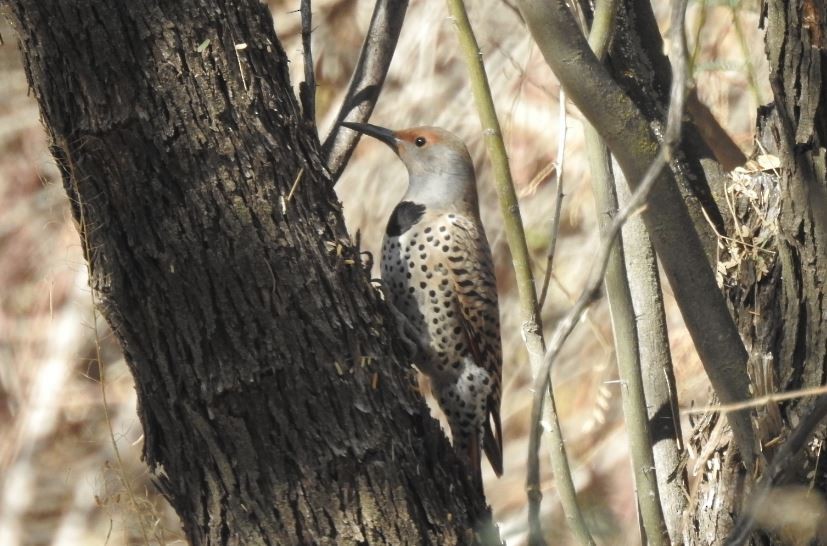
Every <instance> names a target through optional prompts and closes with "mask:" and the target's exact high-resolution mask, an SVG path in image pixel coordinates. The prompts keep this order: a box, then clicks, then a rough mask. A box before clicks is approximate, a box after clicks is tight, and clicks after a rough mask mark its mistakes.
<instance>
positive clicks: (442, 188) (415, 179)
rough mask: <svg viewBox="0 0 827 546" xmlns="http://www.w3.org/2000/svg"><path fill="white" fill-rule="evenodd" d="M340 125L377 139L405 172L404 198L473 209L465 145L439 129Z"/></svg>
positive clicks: (473, 188) (473, 186)
mask: <svg viewBox="0 0 827 546" xmlns="http://www.w3.org/2000/svg"><path fill="white" fill-rule="evenodd" d="M342 125H344V126H345V127H348V128H350V129H353V130H354V131H358V132H360V133H364V134H366V135H369V136H372V137H374V138H376V139H378V140H381V141H382V142H384V143H385V144H387V145H388V146H390V147H391V149H392V150H393V151H394V152H396V155H397V156H399V159H401V160H402V162H403V163H405V167H407V169H408V177H409V180H408V192H407V193H406V194H405V199H406V200H410V201H414V202H417V203H422V204H424V205H426V206H428V207H430V208H461V207H463V206H466V207H469V206H470V207H473V208H476V207H477V188H476V183H475V178H474V164H473V163H472V162H471V156H470V155H469V154H468V149H467V148H466V147H465V144H463V142H462V141H461V140H460V139H459V138H458V137H457V136H456V135H454V134H453V133H449V132H448V131H446V130H445V129H440V128H439V127H414V128H411V129H403V130H401V131H391V130H390V129H385V128H383V127H377V126H376V125H369V124H366V123H364V124H363V123H348V122H343V123H342Z"/></svg>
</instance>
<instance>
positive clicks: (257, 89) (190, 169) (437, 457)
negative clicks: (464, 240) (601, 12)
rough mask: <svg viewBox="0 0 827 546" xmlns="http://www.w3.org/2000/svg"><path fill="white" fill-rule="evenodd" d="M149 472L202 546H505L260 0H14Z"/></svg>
mask: <svg viewBox="0 0 827 546" xmlns="http://www.w3.org/2000/svg"><path fill="white" fill-rule="evenodd" d="M8 3H9V5H10V8H11V9H10V11H11V13H12V17H13V18H14V19H15V20H16V24H17V27H18V32H19V36H20V40H21V49H22V50H23V52H24V61H25V65H26V70H27V74H28V78H29V83H30V86H31V88H32V90H33V92H34V94H35V96H36V97H37V100H38V101H39V103H40V107H41V114H42V118H43V121H44V123H45V125H46V127H47V129H48V130H49V133H50V136H51V138H52V144H53V152H54V155H55V158H56V159H57V161H58V164H59V166H60V167H61V169H62V171H63V179H64V185H65V188H66V191H67V193H68V195H69V198H70V199H71V202H72V211H73V214H74V217H75V220H76V221H77V224H78V228H79V231H80V235H81V240H82V242H83V247H84V250H85V253H86V257H87V260H88V263H89V269H90V284H91V287H92V289H93V294H94V297H95V299H96V300H97V302H98V306H99V308H100V309H101V311H102V312H103V314H104V315H105V316H106V318H107V320H108V321H109V323H110V324H111V326H112V330H113V331H114V332H115V335H116V336H117V337H118V339H119V341H120V343H121V345H122V347H123V350H124V353H125V356H126V360H127V362H128V363H129V366H130V369H131V370H132V373H133V375H134V377H135V383H136V389H137V391H138V401H139V407H140V410H139V411H140V418H141V421H142V424H143V427H144V434H145V444H144V455H145V458H146V461H147V463H148V465H149V467H150V469H151V471H152V472H153V473H154V475H155V477H156V478H157V483H158V484H159V487H160V488H161V489H162V491H163V492H164V494H165V495H166V496H167V498H168V499H169V501H170V502H171V503H172V505H173V507H174V508H175V510H176V511H177V512H178V514H179V515H180V517H181V519H182V521H183V524H184V529H185V532H186V534H187V537H188V539H189V540H190V542H191V543H192V544H300V543H306V544H311V543H312V544H356V543H367V542H369V543H371V544H403V543H411V544H459V543H462V544H465V543H474V542H477V541H479V540H481V535H480V533H492V532H493V534H491V535H486V536H487V539H494V540H496V532H495V531H493V530H492V527H491V520H490V512H489V510H488V508H487V506H486V505H485V500H484V498H483V496H482V495H481V494H480V493H478V492H477V491H476V490H475V489H474V488H473V487H472V485H471V484H470V482H469V481H468V480H467V479H466V478H465V477H464V476H461V473H460V471H459V470H458V469H459V466H458V464H457V462H456V459H455V458H454V456H453V452H452V451H451V449H450V447H449V444H448V442H447V440H446V439H445V437H444V435H443V434H442V432H441V431H440V430H439V426H438V424H437V423H436V422H435V421H434V420H433V419H431V418H430V416H429V413H428V410H427V408H426V407H425V405H424V403H423V401H422V399H421V397H419V396H418V395H417V394H416V393H415V392H414V391H413V389H412V387H411V385H412V383H411V381H410V376H409V374H410V371H409V370H410V368H409V366H408V364H407V362H408V361H407V360H406V356H405V352H404V349H403V347H401V346H398V345H397V344H394V343H393V342H392V340H393V339H394V338H396V335H395V332H396V327H395V325H394V323H393V321H392V319H391V317H390V315H389V314H388V313H387V310H386V307H385V306H384V304H383V303H382V301H381V298H380V297H379V296H378V292H377V290H376V289H375V288H374V287H373V286H372V285H371V284H370V278H369V270H368V268H365V267H363V264H362V255H361V254H360V251H359V248H358V245H354V244H353V242H352V241H351V240H350V239H349V237H348V235H347V233H346V230H345V227H344V222H343V220H342V215H341V210H340V205H339V203H338V201H337V199H336V197H335V195H334V193H333V191H332V187H331V184H330V181H329V180H328V179H327V178H326V176H325V174H324V172H325V171H324V169H323V167H322V162H321V160H320V155H319V144H318V139H317V137H316V135H315V129H314V128H313V127H312V126H310V125H309V124H307V123H306V122H303V121H301V116H300V115H299V109H298V106H297V103H296V100H295V97H294V96H293V94H292V91H291V87H290V82H289V79H288V73H287V60H286V57H285V54H284V51H283V50H282V48H281V46H280V44H279V42H278V40H277V38H276V36H275V34H274V32H273V24H272V19H271V16H270V13H269V12H268V11H267V10H266V8H265V7H264V6H262V5H261V4H259V2H257V1H256V0H175V1H163V0H140V1H139V0H135V1H132V2H120V1H118V0H99V1H94V0H9V1H8Z"/></svg>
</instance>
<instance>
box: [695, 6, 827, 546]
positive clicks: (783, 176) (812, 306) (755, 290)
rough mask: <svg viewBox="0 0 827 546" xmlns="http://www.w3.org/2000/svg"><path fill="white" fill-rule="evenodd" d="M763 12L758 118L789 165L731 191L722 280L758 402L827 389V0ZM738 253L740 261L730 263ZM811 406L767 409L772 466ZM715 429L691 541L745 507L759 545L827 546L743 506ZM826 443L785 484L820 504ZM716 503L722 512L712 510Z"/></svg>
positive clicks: (763, 425) (701, 429)
mask: <svg viewBox="0 0 827 546" xmlns="http://www.w3.org/2000/svg"><path fill="white" fill-rule="evenodd" d="M765 9H766V11H765V13H764V20H763V23H764V24H765V25H766V29H767V35H766V48H767V54H768V57H769V60H770V74H771V83H772V88H773V98H774V103H773V104H772V105H771V106H767V107H764V108H762V109H761V111H759V139H760V141H761V143H762V145H763V147H764V149H765V150H766V151H767V152H768V153H770V154H773V155H775V156H777V157H778V158H780V160H781V166H780V168H779V169H778V170H777V171H773V170H767V171H764V172H756V173H752V174H750V175H744V176H742V177H740V178H736V179H735V181H734V183H733V189H732V190H731V191H730V196H731V198H732V199H733V201H734V203H735V210H736V214H737V217H736V218H734V219H732V221H731V223H730V225H729V226H728V233H730V234H731V235H732V236H733V237H735V238H737V239H738V241H736V242H735V243H732V244H731V245H730V248H729V249H728V253H727V254H726V255H725V256H724V259H725V260H726V261H727V262H728V263H729V264H730V267H731V269H732V270H731V271H725V272H724V271H723V269H726V268H723V269H722V270H721V271H722V273H727V274H726V275H724V276H723V279H722V280H723V281H724V283H725V286H726V293H727V295H728V297H729V298H730V301H731V303H732V306H733V309H734V310H735V313H736V318H737V321H738V325H739V329H740V331H741V332H742V335H743V336H744V338H745V340H746V342H747V345H748V347H749V348H750V354H751V359H750V360H751V375H752V377H753V382H754V384H755V385H754V387H755V389H756V394H757V395H762V394H767V393H772V392H783V391H794V390H798V389H802V388H806V387H814V386H818V385H823V384H824V383H825V379H827V369H825V365H827V319H825V317H827V314H825V313H827V309H825V293H824V288H825V282H827V238H825V224H827V208H825V203H826V202H825V198H824V195H825V189H827V169H826V168H825V152H827V148H825V145H827V101H825V89H827V86H825V74H827V72H826V71H825V69H827V63H825V61H826V60H827V53H826V51H827V49H825V42H824V37H825V32H827V22H825V18H824V14H825V13H827V3H825V2H824V1H823V0H797V1H795V0H794V1H792V2H784V1H781V0H771V1H769V2H767V3H766V8H765ZM742 188H743V189H742ZM755 196H759V199H756V197H755ZM756 210H757V211H760V213H759V214H756ZM742 242H746V243H748V244H750V245H753V246H752V247H747V246H746V245H744V244H741V243H742ZM757 247H761V248H762V249H766V250H770V251H772V253H770V252H766V251H765V250H758V249H757ZM733 257H734V258H736V260H734V261H733V260H729V258H733ZM813 402H814V399H813V398H812V397H802V398H797V399H793V400H790V401H787V402H783V403H769V404H767V405H766V406H764V407H762V408H760V411H759V414H758V430H759V436H760V440H761V441H762V443H763V444H764V453H765V455H766V456H767V458H768V459H770V460H772V457H773V454H774V453H775V451H776V450H777V446H778V445H781V444H783V442H784V441H785V440H786V438H787V436H788V435H789V433H790V430H791V429H792V428H794V427H795V426H796V424H797V423H798V422H799V421H800V420H801V418H802V417H803V416H805V415H807V414H808V413H809V412H810V411H811V409H812V406H813ZM715 424H716V419H715V418H714V417H713V416H709V417H708V418H707V419H705V420H704V421H703V422H702V423H701V424H700V425H698V426H697V427H696V433H695V438H694V439H693V444H694V445H695V447H696V449H697V450H698V451H700V452H701V453H702V455H703V457H702V458H701V461H700V463H701V465H702V466H701V468H702V469H703V471H704V476H703V479H702V480H701V482H700V484H699V487H698V489H697V490H696V492H695V494H694V499H693V504H694V505H695V511H694V513H693V516H692V525H691V528H690V532H691V533H692V537H693V543H696V544H720V543H723V540H724V539H725V537H726V536H727V534H728V533H729V532H730V530H731V529H732V527H733V523H734V519H735V518H736V517H737V516H738V514H739V513H741V512H742V511H744V510H752V512H753V513H754V514H755V516H756V523H758V524H759V526H761V527H763V531H759V532H755V533H754V534H753V535H752V537H751V539H750V540H751V543H752V544H773V545H774V544H789V543H791V542H795V543H798V544H806V543H810V542H809V541H813V542H812V543H819V544H821V543H823V541H824V534H823V529H822V530H821V533H822V534H821V535H820V536H819V535H818V532H819V531H818V527H817V526H816V527H815V528H814V529H815V530H814V531H812V533H811V530H808V529H807V528H805V527H806V526H802V525H796V524H793V525H789V524H787V525H786V527H785V526H783V525H779V521H782V520H783V519H784V518H785V517H787V516H789V515H791V514H790V513H789V511H792V510H800V509H799V508H795V507H793V505H792V504H791V503H778V504H776V505H775V506H760V507H752V506H750V505H749V504H748V503H746V504H747V505H746V506H745V505H744V504H745V503H744V499H748V498H749V497H748V496H747V495H745V494H744V490H745V489H748V488H749V481H748V477H746V476H744V474H743V472H742V469H740V468H739V467H738V466H737V462H735V461H732V459H731V458H730V457H727V456H726V455H725V452H726V450H725V444H724V443H723V442H720V441H719V439H718V437H717V436H718V435H717V434H716V433H715V428H716V427H715ZM823 439H824V428H823V426H822V428H821V429H820V430H818V431H817V432H816V434H815V437H814V439H813V440H812V442H813V443H812V444H811V448H812V449H805V450H802V452H800V453H798V454H797V456H796V457H795V458H794V460H791V461H790V462H789V463H788V469H789V471H788V472H787V473H786V474H785V477H786V480H787V482H786V483H787V485H789V484H806V486H807V487H809V488H811V489H812V491H810V493H808V495H810V498H811V499H817V498H818V492H820V493H821V494H823V493H824V492H825V490H826V486H827V482H825V471H824V466H825V465H824V462H823V461H822V459H823V458H821V457H819V453H820V447H819V446H820V445H821V442H822V441H823ZM716 505H717V507H718V508H717V510H715V509H710V508H711V507H714V506H716ZM785 510H787V512H786V513H785ZM822 527H823V525H822ZM791 530H792V531H791ZM791 532H792V533H793V534H791Z"/></svg>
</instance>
